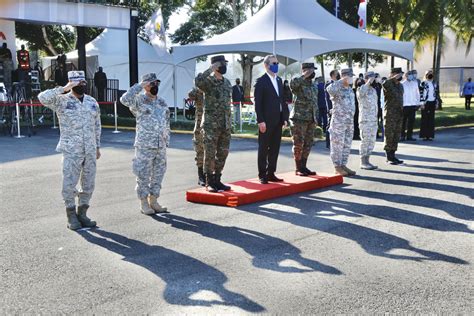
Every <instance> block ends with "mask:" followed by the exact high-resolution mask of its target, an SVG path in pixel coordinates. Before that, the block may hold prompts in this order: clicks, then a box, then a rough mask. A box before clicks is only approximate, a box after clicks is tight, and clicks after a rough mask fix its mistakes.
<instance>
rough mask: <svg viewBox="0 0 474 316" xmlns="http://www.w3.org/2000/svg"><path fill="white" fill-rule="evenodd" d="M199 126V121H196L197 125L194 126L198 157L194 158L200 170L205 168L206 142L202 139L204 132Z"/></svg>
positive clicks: (194, 143) (195, 147) (195, 149)
mask: <svg viewBox="0 0 474 316" xmlns="http://www.w3.org/2000/svg"><path fill="white" fill-rule="evenodd" d="M199 125H200V123H199ZM199 125H198V121H196V125H195V126H194V137H193V145H194V151H195V152H196V156H195V157H194V160H195V161H196V166H197V167H198V168H202V167H203V166H204V141H203V137H202V130H201V127H200V126H199Z"/></svg>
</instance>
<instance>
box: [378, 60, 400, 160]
mask: <svg viewBox="0 0 474 316" xmlns="http://www.w3.org/2000/svg"><path fill="white" fill-rule="evenodd" d="M402 79H403V71H402V68H392V70H391V71H390V77H389V78H388V79H387V80H385V82H384V83H383V84H382V86H383V95H384V100H385V105H384V124H385V126H384V128H385V147H384V150H385V153H386V156H387V163H390V164H392V165H399V164H402V163H403V161H402V160H400V159H398V158H397V157H396V156H395V152H396V151H397V150H398V142H399V141H400V135H401V132H402V131H401V129H402V120H403V86H402V84H401V81H402Z"/></svg>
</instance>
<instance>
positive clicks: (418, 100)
mask: <svg viewBox="0 0 474 316" xmlns="http://www.w3.org/2000/svg"><path fill="white" fill-rule="evenodd" d="M263 65H264V70H265V73H264V74H263V75H262V76H261V77H260V78H258V79H257V80H256V83H255V87H254V96H255V112H256V118H257V124H258V154H257V169H258V179H259V182H260V183H261V184H262V185H265V184H268V183H269V182H282V181H284V179H281V178H278V177H277V175H276V171H277V161H278V156H279V151H280V144H281V138H282V129H283V128H284V127H290V129H291V135H292V140H293V148H292V152H293V158H294V161H295V174H296V175H297V176H303V177H306V176H311V175H316V174H317V173H316V171H313V170H311V169H309V168H308V159H309V155H310V153H311V148H312V146H313V141H314V136H315V129H316V127H317V126H318V124H319V125H321V126H322V127H323V128H324V130H325V131H326V132H327V134H328V137H327V138H328V142H329V143H328V144H329V147H330V159H331V160H332V163H333V165H334V172H335V173H336V174H338V175H341V176H352V175H355V174H356V171H354V170H351V169H350V168H349V167H348V166H347V165H348V161H349V157H350V150H351V146H352V140H353V139H354V137H355V135H354V134H355V133H354V130H355V125H356V124H357V126H358V128H357V129H358V132H357V134H358V135H357V136H360V139H361V142H360V148H359V155H360V168H362V169H367V170H374V169H377V166H375V165H373V164H372V163H371V162H370V160H369V159H370V156H371V154H372V151H373V150H374V146H375V142H376V138H377V133H378V130H379V128H380V117H381V116H382V115H383V124H384V125H383V130H384V132H385V146H384V150H385V152H386V161H387V163H389V164H393V165H398V164H402V163H403V161H401V160H400V159H398V158H397V157H396V155H395V153H396V152H397V150H398V142H399V141H400V140H410V141H412V140H414V138H413V121H414V115H415V112H416V111H417V110H418V108H421V109H422V122H421V130H420V137H422V138H424V139H426V140H431V139H433V138H434V113H435V110H436V107H437V102H438V99H439V93H438V91H437V86H436V83H434V82H433V73H432V72H431V71H427V72H426V74H425V78H424V79H425V80H424V81H423V82H420V81H419V80H418V79H417V72H416V71H415V70H410V71H408V72H407V73H403V71H402V69H401V68H392V69H391V72H390V76H389V77H388V78H381V77H380V75H379V74H377V73H374V72H373V71H369V72H367V73H366V74H365V75H362V76H359V78H357V79H356V80H354V77H355V76H354V73H353V70H352V69H351V68H346V69H342V70H341V71H338V70H333V71H331V72H330V76H331V80H330V81H328V82H326V83H325V82H324V80H323V78H322V77H318V78H315V77H316V73H315V70H316V69H317V68H316V66H315V65H314V63H303V64H302V66H301V75H299V76H297V77H295V78H293V79H292V80H290V81H289V82H288V81H285V82H284V81H283V80H282V79H281V78H280V77H279V76H278V71H279V63H278V60H277V58H276V56H273V55H268V56H266V57H265V58H264V61H263ZM226 72H227V60H225V57H224V56H223V55H220V56H214V57H212V58H211V66H210V67H209V69H207V70H206V71H204V72H203V73H200V74H198V75H197V77H196V78H195V87H194V88H193V89H192V90H191V91H190V92H189V97H190V98H191V99H193V100H194V101H195V106H196V115H195V128H194V137H193V144H194V149H195V152H196V155H195V162H196V165H197V169H198V184H199V185H201V186H204V187H206V188H207V190H208V191H209V192H211V193H218V192H224V191H229V190H231V189H232V188H231V187H230V186H228V185H226V184H224V183H223V182H222V174H223V171H224V167H225V163H226V159H227V157H228V155H229V146H230V139H231V130H232V123H233V118H232V109H231V108H232V106H231V104H234V105H236V103H237V104H238V105H240V102H243V89H241V87H240V82H239V81H237V82H236V86H234V87H233V86H232V85H231V83H230V81H229V80H228V79H227V78H225V76H224V75H225V74H226ZM86 85H87V82H86V80H85V75H84V72H82V71H70V72H68V83H67V84H65V85H64V86H58V87H56V88H54V89H50V90H46V91H44V92H42V93H40V94H39V96H38V98H39V100H40V102H41V103H42V104H43V105H45V106H46V107H48V108H51V109H53V110H54V111H56V113H57V115H58V117H59V121H60V128H61V135H60V140H59V144H58V147H57V150H58V151H60V152H62V154H63V189H62V195H63V199H64V203H65V206H66V214H67V218H68V227H69V228H70V229H73V230H76V229H79V228H81V227H94V226H95V225H96V223H95V222H94V221H92V220H91V219H90V218H88V217H87V210H88V209H89V201H90V198H91V196H92V193H93V190H94V183H95V172H96V160H97V159H99V158H100V156H101V153H100V135H101V124H100V110H99V105H98V103H97V101H96V100H95V99H94V98H92V97H91V96H88V95H86V94H85V92H86ZM159 86H160V80H159V79H158V78H157V76H156V74H154V73H150V74H146V75H144V76H142V78H141V82H140V83H137V84H135V85H133V86H132V87H131V88H130V89H129V90H128V91H127V92H126V93H125V94H124V95H122V97H121V99H120V101H121V103H122V104H124V105H125V106H127V107H129V109H130V111H131V112H132V114H133V115H134V116H135V117H136V126H137V127H136V137H135V143H134V147H135V158H134V159H133V162H132V171H133V173H134V175H135V176H136V182H137V185H136V192H137V197H138V200H139V204H140V210H141V212H142V213H143V214H146V215H151V214H155V213H162V212H167V209H166V208H165V207H163V206H161V205H160V203H159V202H158V199H159V197H160V191H161V187H162V181H163V177H164V174H165V172H166V162H167V154H166V149H167V147H168V146H169V143H170V111H169V107H168V105H167V103H166V101H165V100H163V99H162V98H161V97H160V96H159V94H158V92H159ZM232 99H233V100H234V101H233V102H231V100H232ZM356 102H357V103H356ZM290 103H292V104H293V106H292V109H291V111H290V109H289V104H290ZM356 104H357V107H356ZM382 109H383V114H381V112H382ZM79 182H80V183H81V189H80V190H79V191H77V190H76V186H77V184H78V183H79ZM76 197H77V198H78V200H77V203H76ZM76 204H77V205H78V206H77V207H76Z"/></svg>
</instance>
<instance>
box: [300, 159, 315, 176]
mask: <svg viewBox="0 0 474 316" xmlns="http://www.w3.org/2000/svg"><path fill="white" fill-rule="evenodd" d="M307 163H308V159H301V168H302V170H303V171H304V172H306V173H307V174H308V175H309V176H315V175H316V172H314V171H311V170H309V169H308V168H307V167H306V164H307Z"/></svg>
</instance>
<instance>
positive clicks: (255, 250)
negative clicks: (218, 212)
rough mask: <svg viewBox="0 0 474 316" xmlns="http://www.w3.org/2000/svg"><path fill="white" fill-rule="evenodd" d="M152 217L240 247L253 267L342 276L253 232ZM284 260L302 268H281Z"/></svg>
mask: <svg viewBox="0 0 474 316" xmlns="http://www.w3.org/2000/svg"><path fill="white" fill-rule="evenodd" d="M152 217H153V218H154V219H155V220H157V221H159V222H161V223H166V224H168V225H171V226H172V227H174V228H177V229H181V230H185V231H191V232H194V233H196V234H200V235H202V236H204V237H208V238H212V239H215V240H219V241H222V242H225V243H228V244H231V245H234V246H236V247H239V248H241V249H242V250H244V251H245V252H247V253H248V254H249V255H251V256H252V257H253V258H252V264H253V265H254V266H255V267H257V268H260V269H267V270H272V271H277V272H293V273H303V272H313V271H320V272H323V273H329V274H338V275H339V274H342V273H341V271H339V270H338V269H336V268H333V267H331V266H328V265H325V264H322V263H320V262H317V261H314V260H312V259H308V258H305V257H303V256H302V255H301V250H300V249H298V248H297V247H295V246H293V245H292V244H290V243H289V242H286V241H284V240H282V239H279V238H276V237H272V236H269V235H265V234H262V233H260V232H257V231H254V230H249V229H244V228H239V227H234V226H232V227H230V226H220V225H217V224H213V223H210V222H206V221H201V220H193V219H189V218H185V217H181V216H177V215H171V214H163V215H154V216H152ZM286 260H291V261H293V262H296V263H298V264H299V265H301V266H302V268H300V267H294V266H284V265H283V264H284V263H285V261H286Z"/></svg>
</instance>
